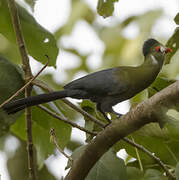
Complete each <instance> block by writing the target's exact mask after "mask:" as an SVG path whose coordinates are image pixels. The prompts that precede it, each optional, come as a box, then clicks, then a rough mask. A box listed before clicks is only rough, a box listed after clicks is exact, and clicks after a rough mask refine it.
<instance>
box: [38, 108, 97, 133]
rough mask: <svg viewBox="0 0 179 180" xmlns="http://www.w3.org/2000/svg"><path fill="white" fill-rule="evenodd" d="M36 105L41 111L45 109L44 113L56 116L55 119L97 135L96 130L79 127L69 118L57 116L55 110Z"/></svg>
mask: <svg viewBox="0 0 179 180" xmlns="http://www.w3.org/2000/svg"><path fill="white" fill-rule="evenodd" d="M38 107H39V108H40V109H42V110H43V111H45V112H46V113H48V114H49V115H51V116H52V117H54V118H56V119H58V120H60V121H63V122H64V123H66V124H69V125H71V126H72V127H75V128H78V129H80V130H81V131H84V132H86V133H88V134H91V135H92V136H96V135H97V133H96V132H92V131H89V130H87V129H85V128H83V127H81V126H78V125H77V124H76V123H74V122H73V121H70V120H68V119H64V118H62V117H60V116H58V115H57V114H56V113H55V112H53V111H50V110H49V109H47V108H46V107H45V106H42V105H38Z"/></svg>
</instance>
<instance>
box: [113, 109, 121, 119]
mask: <svg viewBox="0 0 179 180" xmlns="http://www.w3.org/2000/svg"><path fill="white" fill-rule="evenodd" d="M111 113H113V114H115V115H117V117H118V118H120V117H121V116H122V115H123V114H120V113H118V112H116V111H114V110H113V109H112V111H111Z"/></svg>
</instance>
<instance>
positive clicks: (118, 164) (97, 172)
mask: <svg viewBox="0 0 179 180" xmlns="http://www.w3.org/2000/svg"><path fill="white" fill-rule="evenodd" d="M98 179H103V180H109V179H110V180H118V179H127V172H126V167H125V164H124V161H123V160H122V159H120V158H118V157H117V156H116V154H115V153H114V151H113V150H111V149H110V150H109V151H108V152H106V153H105V154H104V155H103V156H102V157H101V159H100V160H99V161H98V162H97V163H96V164H95V165H94V167H93V168H92V169H91V171H90V172H89V174H88V176H87V178H86V180H98Z"/></svg>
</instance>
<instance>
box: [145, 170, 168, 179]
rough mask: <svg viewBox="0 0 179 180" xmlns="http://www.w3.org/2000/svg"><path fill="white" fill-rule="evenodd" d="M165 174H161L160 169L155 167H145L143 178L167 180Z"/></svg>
mask: <svg viewBox="0 0 179 180" xmlns="http://www.w3.org/2000/svg"><path fill="white" fill-rule="evenodd" d="M167 179H168V178H167V177H166V176H163V174H162V172H161V171H158V170H156V169H147V170H146V172H145V174H144V180H167Z"/></svg>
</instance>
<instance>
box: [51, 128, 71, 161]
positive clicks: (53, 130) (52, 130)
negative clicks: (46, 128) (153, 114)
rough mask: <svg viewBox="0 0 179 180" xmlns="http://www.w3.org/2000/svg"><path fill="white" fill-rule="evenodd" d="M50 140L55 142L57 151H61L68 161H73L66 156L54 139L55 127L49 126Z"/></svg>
mask: <svg viewBox="0 0 179 180" xmlns="http://www.w3.org/2000/svg"><path fill="white" fill-rule="evenodd" d="M50 136H51V137H50V140H51V141H52V142H53V143H54V144H55V146H56V148H57V149H58V151H59V152H61V153H62V154H63V155H64V156H65V157H66V158H67V159H68V160H69V161H71V162H73V159H72V158H71V157H70V156H68V155H67V154H66V153H65V152H64V151H63V150H62V149H61V148H60V146H59V145H58V142H57V140H56V134H55V129H54V128H51V129H50Z"/></svg>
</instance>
